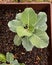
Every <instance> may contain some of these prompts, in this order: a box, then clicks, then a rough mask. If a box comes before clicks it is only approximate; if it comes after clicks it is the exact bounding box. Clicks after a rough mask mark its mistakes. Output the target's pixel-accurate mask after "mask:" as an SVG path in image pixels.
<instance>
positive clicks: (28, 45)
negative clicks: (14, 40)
mask: <svg viewBox="0 0 52 65" xmlns="http://www.w3.org/2000/svg"><path fill="white" fill-rule="evenodd" d="M22 45H23V47H24V48H25V49H26V50H27V51H31V50H32V48H33V45H32V44H31V42H30V41H29V39H28V37H25V38H23V39H22Z"/></svg>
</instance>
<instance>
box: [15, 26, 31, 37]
mask: <svg viewBox="0 0 52 65" xmlns="http://www.w3.org/2000/svg"><path fill="white" fill-rule="evenodd" d="M16 31H17V34H18V36H19V37H23V36H31V35H32V33H31V32H29V31H28V30H27V29H25V28H23V27H22V26H18V27H17V29H16Z"/></svg>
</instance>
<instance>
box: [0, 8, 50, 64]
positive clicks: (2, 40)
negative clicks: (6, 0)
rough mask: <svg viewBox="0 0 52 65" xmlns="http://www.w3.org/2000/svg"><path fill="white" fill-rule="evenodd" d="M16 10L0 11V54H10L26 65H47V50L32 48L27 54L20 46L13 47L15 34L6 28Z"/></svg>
mask: <svg viewBox="0 0 52 65" xmlns="http://www.w3.org/2000/svg"><path fill="white" fill-rule="evenodd" d="M16 13H18V11H17V10H10V9H9V10H5V9H2V10H0V53H4V54H6V53H7V52H12V53H13V54H14V56H15V58H16V59H18V61H19V62H21V63H25V64H26V65H48V55H49V54H48V51H47V48H44V49H38V48H36V47H34V48H33V49H32V51H29V52H27V51H26V50H25V49H24V48H23V46H22V45H20V46H19V47H17V46H15V45H14V43H13V39H14V36H15V33H13V32H11V31H10V30H9V28H8V25H7V24H8V21H9V20H12V19H14V18H15V15H16Z"/></svg>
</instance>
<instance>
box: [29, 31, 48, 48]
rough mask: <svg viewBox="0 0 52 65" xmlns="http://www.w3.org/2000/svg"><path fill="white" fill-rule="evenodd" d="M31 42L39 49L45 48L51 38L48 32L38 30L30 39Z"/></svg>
mask: <svg viewBox="0 0 52 65" xmlns="http://www.w3.org/2000/svg"><path fill="white" fill-rule="evenodd" d="M29 40H30V42H31V43H32V44H33V45H34V46H36V47H37V48H45V47H47V46H48V44H49V37H48V35H47V34H46V32H43V31H41V30H36V31H35V33H34V34H33V36H32V37H30V38H29Z"/></svg>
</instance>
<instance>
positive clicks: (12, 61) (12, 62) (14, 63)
mask: <svg viewBox="0 0 52 65" xmlns="http://www.w3.org/2000/svg"><path fill="white" fill-rule="evenodd" d="M6 62H8V63H9V64H7V63H6ZM6 62H4V63H2V64H1V65H25V64H24V63H19V62H18V61H17V60H16V59H14V55H13V54H12V53H9V52H7V54H6Z"/></svg>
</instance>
